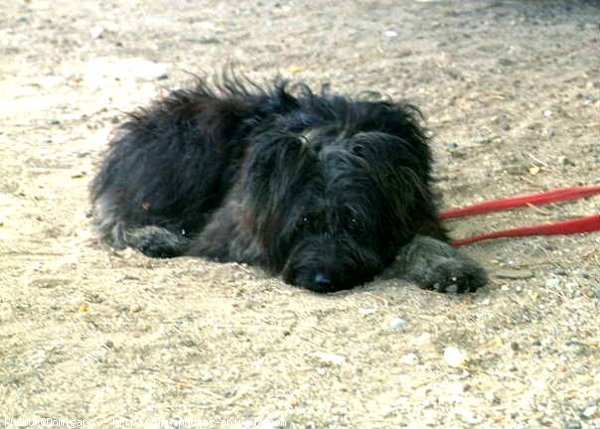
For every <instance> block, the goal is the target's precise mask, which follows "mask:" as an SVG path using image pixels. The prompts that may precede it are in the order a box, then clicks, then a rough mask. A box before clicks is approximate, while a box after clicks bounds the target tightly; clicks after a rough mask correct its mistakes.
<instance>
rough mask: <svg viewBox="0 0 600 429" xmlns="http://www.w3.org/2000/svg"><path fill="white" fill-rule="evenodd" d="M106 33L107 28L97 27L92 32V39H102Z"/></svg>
mask: <svg viewBox="0 0 600 429" xmlns="http://www.w3.org/2000/svg"><path fill="white" fill-rule="evenodd" d="M105 32H106V28H104V27H101V26H96V27H94V28H92V29H91V30H90V37H91V38H92V39H100V38H102V36H103V35H104V33H105Z"/></svg>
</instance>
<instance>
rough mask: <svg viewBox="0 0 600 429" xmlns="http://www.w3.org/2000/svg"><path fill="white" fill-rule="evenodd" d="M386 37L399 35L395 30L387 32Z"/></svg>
mask: <svg viewBox="0 0 600 429" xmlns="http://www.w3.org/2000/svg"><path fill="white" fill-rule="evenodd" d="M383 34H385V35H386V37H398V33H397V32H395V31H394V30H387V31H386V32H385V33H383Z"/></svg>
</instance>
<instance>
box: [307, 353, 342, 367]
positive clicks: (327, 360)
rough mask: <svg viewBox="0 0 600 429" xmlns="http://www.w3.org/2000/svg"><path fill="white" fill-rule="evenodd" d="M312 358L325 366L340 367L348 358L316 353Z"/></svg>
mask: <svg viewBox="0 0 600 429" xmlns="http://www.w3.org/2000/svg"><path fill="white" fill-rule="evenodd" d="M312 356H313V357H314V358H316V359H317V360H318V361H319V362H321V364H323V365H325V366H332V365H340V364H342V363H344V362H345V361H346V358H345V357H344V356H340V355H336V354H333V353H326V352H316V353H313V354H312Z"/></svg>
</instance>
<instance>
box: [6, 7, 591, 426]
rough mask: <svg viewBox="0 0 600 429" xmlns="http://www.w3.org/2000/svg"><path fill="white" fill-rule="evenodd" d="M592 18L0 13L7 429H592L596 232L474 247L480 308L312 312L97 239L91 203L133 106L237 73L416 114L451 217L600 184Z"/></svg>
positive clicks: (460, 13) (375, 290)
mask: <svg viewBox="0 0 600 429" xmlns="http://www.w3.org/2000/svg"><path fill="white" fill-rule="evenodd" d="M238 3H239V4H238ZM599 17H600V6H599V4H598V2H597V1H587V2H579V1H576V2H573V1H570V2H567V1H564V2H562V1H523V2H519V1H506V2H504V1H492V0H490V1H467V2H459V1H444V2H442V1H431V0H430V1H427V0H421V1H410V0H405V1H385V0H381V1H376V0H372V1H348V2H341V1H340V2H336V1H325V0H317V1H310V2H301V1H287V0H262V1H252V2H250V1H249V2H233V1H232V2H225V1H185V0H169V1H167V0H162V1H160V0H153V1H129V0H127V1H125V0H123V1H119V2H117V1H109V0H102V1H95V2H92V1H81V2H76V1H42V0H26V1H23V0H19V1H8V0H0V52H1V57H0V124H1V128H0V255H1V256H0V284H1V288H0V419H1V420H0V421H1V422H2V423H3V424H5V426H6V427H13V426H14V425H15V424H16V423H18V421H17V419H19V418H20V419H30V420H31V419H39V418H51V419H64V420H75V419H82V420H83V419H86V420H89V421H91V423H89V422H88V426H89V427H99V428H107V427H108V428H110V427H139V428H158V427H160V425H161V423H160V422H158V419H172V422H171V426H173V427H176V423H175V420H177V419H180V420H179V424H180V425H182V424H184V423H185V424H187V427H217V428H219V427H220V428H225V427H235V428H238V427H239V428H241V427H250V423H249V422H244V421H243V419H253V421H254V419H255V420H256V421H262V423H261V425H262V426H260V427H265V428H266V427H269V428H272V427H277V425H278V421H279V423H283V422H284V421H285V424H286V425H287V426H286V427H293V428H306V429H309V428H401V427H409V428H421V427H434V428H467V427H471V428H537V427H549V428H563V427H564V428H569V429H577V428H599V427H600V403H599V401H600V399H599V398H600V391H599V390H600V389H599V386H600V374H599V368H600V359H599V343H598V340H599V316H598V313H599V310H600V304H599V300H600V287H599V283H600V282H599V278H598V266H599V262H600V261H599V259H600V257H599V254H598V244H599V236H598V234H590V235H587V236H571V237H538V238H527V239H514V240H498V241H490V242H486V243H482V244H478V245H473V246H469V247H468V248H465V249H464V251H465V252H467V253H469V254H470V255H471V256H473V257H474V258H476V259H477V260H479V261H481V262H482V263H483V264H484V265H485V266H486V267H487V268H488V269H489V271H490V274H491V279H492V281H491V283H490V285H489V287H487V288H485V289H483V290H481V291H479V292H477V293H476V294H474V295H471V296H465V297H455V296H446V295H439V294H436V293H434V292H428V291H423V290H420V289H418V288H417V287H416V286H414V285H412V284H407V283H404V282H402V281H400V280H398V279H396V278H393V276H387V277H391V278H386V277H384V278H382V279H379V280H377V281H374V282H372V283H371V284H368V285H366V286H365V287H363V288H359V289H356V290H353V291H349V292H344V293H338V294H334V295H331V296H317V295H314V294H312V293H309V292H306V291H303V290H299V289H295V288H292V287H289V286H287V285H285V284H283V283H282V282H281V281H280V280H279V279H273V278H269V277H267V276H266V275H265V274H264V273H262V272H261V271H260V270H257V269H254V268H251V267H247V266H241V265H237V264H216V263H209V262H206V261H202V260H198V259H191V258H181V259H176V260H152V259H148V258H146V257H143V256H141V255H139V254H136V253H134V252H131V251H123V252H114V251H112V250H110V249H107V248H106V247H104V246H103V245H101V244H99V243H98V242H97V241H96V239H95V238H94V236H93V234H92V231H91V229H90V220H89V217H88V216H89V214H88V213H89V203H88V194H87V186H88V183H89V181H90V179H91V177H92V176H93V174H94V171H95V164H96V163H97V161H98V159H99V155H100V153H101V152H102V150H103V149H104V148H105V147H106V142H107V140H108V137H109V135H110V132H111V130H112V129H113V128H114V126H115V124H116V123H118V122H119V121H120V120H122V117H123V115H122V112H124V111H128V110H130V109H132V108H134V107H136V106H139V105H141V104H145V103H147V102H148V100H150V99H151V98H152V97H155V96H156V95H157V94H160V93H161V92H164V90H165V88H175V87H180V86H182V85H185V83H186V82H189V80H190V76H189V72H206V73H208V74H211V73H213V72H215V71H219V70H220V69H221V68H222V67H223V66H224V65H225V64H227V63H228V62H231V61H234V62H236V63H238V64H239V67H240V69H241V70H243V71H245V72H246V73H247V74H248V75H249V76H250V77H251V78H253V79H256V80H258V81H264V80H269V79H271V78H272V77H273V76H275V75H276V74H282V75H283V76H286V77H288V78H290V79H292V80H305V81H307V82H309V83H310V84H312V85H320V84H321V83H324V82H330V83H331V84H332V86H333V89H334V90H335V91H338V92H342V93H346V94H357V93H359V92H361V91H363V90H376V91H381V92H383V93H386V94H389V95H390V96H392V97H394V98H402V99H408V100H410V101H412V102H414V103H416V104H417V105H419V106H421V108H422V109H423V111H424V113H425V114H426V116H427V118H428V126H429V127H430V129H431V131H432V133H434V135H435V139H434V150H435V153H436V158H437V161H438V164H437V170H436V171H437V173H436V175H437V177H438V179H439V187H440V189H441V190H442V191H443V193H444V206H446V207H451V206H458V205H463V204H467V203H471V202H476V201H483V200H486V199H491V198H497V197H502V196H508V195H513V194H518V193H524V192H535V191H540V190H545V189H551V188H554V187H560V186H569V185H576V184H593V183H598V182H599V177H598V171H599V170H598V169H599V162H600V156H599V152H598V138H599V131H600V127H599V116H598V115H599V113H600V112H599V111H600V80H599V76H600V75H599V73H600V68H599V61H600V57H599V55H600V54H599V52H600V51H599V46H600V32H599V28H598V22H599ZM599 200H600V199H599V198H589V199H587V200H583V201H579V202H574V203H565V204H554V205H550V206H545V207H543V208H527V209H524V210H519V211H513V212H510V213H504V214H501V215H490V216H485V217H480V218H474V219H469V220H459V221H454V222H452V223H450V224H449V226H450V227H451V228H452V230H453V234H454V235H455V236H465V235H469V234H473V233H477V232H484V231H488V230H494V229H499V228H506V227H509V226H516V225H525V224H532V223H543V222H547V221H551V220H562V219H567V218H571V217H577V216H584V215H586V214H593V213H595V212H598V208H599ZM396 319H402V321H403V322H399V321H397V320H396ZM392 325H393V326H394V327H395V328H394V327H392ZM452 348H456V349H458V352H459V353H462V356H458V357H457V359H455V361H452V359H447V358H445V353H446V354H447V353H449V352H448V350H450V351H451V350H454V349H452ZM455 352H456V351H455ZM446 357H449V358H452V355H451V354H450V355H449V356H448V355H447V356H446ZM11 419H13V420H11ZM182 419H185V420H182ZM208 420H213V421H212V422H209V421H208ZM228 420H235V421H228ZM22 423H23V421H22ZM46 423H48V422H46ZM57 423H58V422H57ZM75 423H77V422H75ZM192 424H195V426H192Z"/></svg>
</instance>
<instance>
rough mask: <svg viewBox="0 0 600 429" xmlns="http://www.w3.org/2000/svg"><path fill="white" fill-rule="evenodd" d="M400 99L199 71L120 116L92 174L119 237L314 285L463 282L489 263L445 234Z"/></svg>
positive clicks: (107, 222) (105, 222)
mask: <svg viewBox="0 0 600 429" xmlns="http://www.w3.org/2000/svg"><path fill="white" fill-rule="evenodd" d="M419 119H420V114H419V112H418V110H417V109H416V108H415V107H413V106H410V105H407V104H401V103H392V102H387V101H381V100H375V99H372V97H371V98H365V99H356V100H352V99H349V98H345V97H341V96H334V95H331V94H329V92H328V91H327V90H326V88H325V87H324V90H323V91H322V92H321V94H315V93H313V92H311V91H310V89H309V88H308V87H307V86H305V85H295V86H294V87H291V88H290V86H289V85H287V84H286V83H285V82H276V83H275V84H274V85H273V86H272V87H271V88H269V89H267V90H263V89H261V88H259V87H257V86H256V85H254V84H253V83H250V82H246V81H243V82H242V81H241V80H240V79H236V78H224V79H223V81H222V83H221V84H220V85H216V89H215V90H213V89H211V88H210V87H209V86H208V85H207V84H206V83H204V82H202V81H199V82H198V84H197V85H196V87H195V88H194V89H190V90H178V91H174V92H172V93H171V94H170V95H168V96H167V97H166V98H164V99H162V100H159V101H157V102H156V103H155V104H153V105H152V106H151V107H149V108H147V109H142V110H139V111H138V112H137V113H133V114H131V115H130V117H129V120H128V121H127V122H126V123H125V124H123V125H122V126H121V127H120V129H119V133H118V135H117V136H116V138H115V139H114V140H113V141H112V142H111V144H110V148H109V150H108V153H107V154H106V156H105V158H104V161H103V163H102V166H101V169H100V171H99V173H98V175H97V177H96V178H95V180H94V181H93V183H92V200H93V204H94V212H95V222H96V225H97V227H98V229H99V231H100V234H101V236H102V238H103V239H104V240H106V241H108V242H109V243H110V244H112V245H113V246H114V247H116V248H123V247H125V246H131V247H133V248H136V249H138V250H140V251H141V252H143V253H144V254H146V255H149V256H154V257H174V256H180V255H191V256H201V257H205V258H209V259H212V260H216V261H238V262H246V263H248V264H256V265H260V266H262V267H264V268H266V269H267V270H268V271H269V272H271V273H273V274H282V276H283V279H284V280H285V281H286V282H287V283H291V284H294V285H298V286H302V287H305V288H307V289H310V290H313V291H316V292H332V291H337V290H341V289H348V288H351V287H353V286H355V285H358V284H361V283H365V282H368V281H370V280H372V279H373V277H374V276H376V275H377V274H379V273H381V272H382V270H383V269H384V268H386V267H387V266H389V265H390V264H391V263H392V262H394V261H395V260H396V258H397V257H398V264H399V267H401V269H402V270H403V273H404V274H405V275H406V277H407V278H409V279H411V280H414V281H416V282H417V283H418V284H419V285H420V286H422V287H425V288H433V289H436V290H439V291H446V290H451V289H452V290H456V291H458V292H463V291H471V290H474V289H476V288H477V287H479V286H481V285H483V284H485V282H486V276H485V272H484V271H483V270H482V269H481V268H480V267H479V266H478V265H477V264H476V263H474V262H473V261H471V260H470V259H468V258H466V257H465V256H462V255H460V254H459V253H457V252H456V251H455V250H454V249H453V248H452V247H450V246H449V245H448V244H446V241H447V239H446V234H445V232H444V229H443V228H442V226H441V225H440V222H439V220H438V217H437V212H436V207H435V203H434V198H433V196H432V191H431V188H430V182H431V179H430V170H431V155H430V150H429V147H428V141H427V138H426V137H425V135H424V133H423V130H422V129H421V127H420V125H419Z"/></svg>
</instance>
